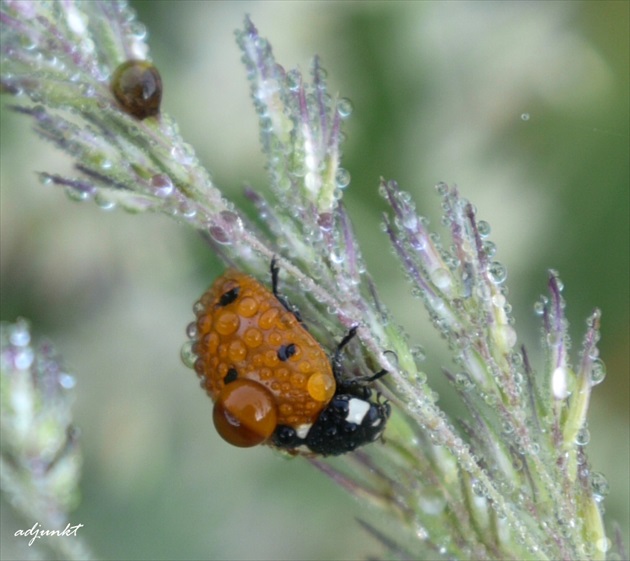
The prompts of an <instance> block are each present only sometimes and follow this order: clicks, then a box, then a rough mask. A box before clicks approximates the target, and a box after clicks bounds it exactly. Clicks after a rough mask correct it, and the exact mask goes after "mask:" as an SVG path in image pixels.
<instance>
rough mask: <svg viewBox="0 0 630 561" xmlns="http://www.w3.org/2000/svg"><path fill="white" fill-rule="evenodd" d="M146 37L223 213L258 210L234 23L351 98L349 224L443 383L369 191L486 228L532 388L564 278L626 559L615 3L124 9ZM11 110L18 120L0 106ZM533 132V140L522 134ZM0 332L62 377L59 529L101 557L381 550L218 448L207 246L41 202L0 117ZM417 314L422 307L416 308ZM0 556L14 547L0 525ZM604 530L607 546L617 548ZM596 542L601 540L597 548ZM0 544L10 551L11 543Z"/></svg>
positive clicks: (58, 199)
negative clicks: (66, 526) (197, 349)
mask: <svg viewBox="0 0 630 561" xmlns="http://www.w3.org/2000/svg"><path fill="white" fill-rule="evenodd" d="M132 5H133V6H134V7H135V8H136V9H137V11H138V14H139V18H140V19H141V20H142V21H143V22H144V23H146V24H147V27H148V29H149V31H150V37H149V44H150V46H151V52H152V56H153V59H154V61H155V63H156V64H157V66H158V67H159V69H160V71H161V73H162V77H163V80H164V84H165V95H164V99H163V110H164V111H166V112H168V113H169V114H171V115H172V116H173V117H174V118H175V119H177V121H178V122H179V124H180V126H181V131H182V134H183V136H184V137H185V138H186V139H187V140H188V141H189V142H190V143H191V144H192V145H193V146H194V147H195V148H196V150H197V152H198V154H199V156H200V158H201V160H202V162H204V164H205V165H206V166H207V167H208V169H209V170H210V171H211V172H212V174H213V176H214V180H215V182H216V184H217V185H219V186H221V187H222V188H223V189H224V190H225V192H226V193H227V194H228V195H229V196H230V197H232V198H233V199H234V200H236V201H237V202H243V197H242V186H243V184H244V182H251V184H253V185H254V186H255V187H257V188H260V189H265V188H266V182H267V179H266V176H265V173H264V171H263V165H264V161H263V158H262V156H261V155H260V153H259V144H258V131H257V128H256V127H257V119H256V116H255V113H254V110H253V109H252V107H251V104H250V102H249V99H248V95H249V94H248V84H247V82H246V79H245V71H244V69H243V67H242V66H241V64H240V62H239V60H240V54H239V51H238V49H237V47H236V45H235V42H234V38H233V30H234V29H235V28H236V27H239V26H240V25H241V22H242V18H243V15H244V14H245V13H249V14H251V17H252V19H253V21H254V23H255V24H256V25H257V27H258V28H259V30H260V32H261V34H262V35H263V36H266V37H267V38H268V39H270V41H271V43H272V45H273V46H274V52H275V54H276V57H277V59H278V61H279V62H280V63H281V64H283V66H285V67H287V68H289V67H294V66H299V67H300V68H302V70H304V71H307V70H308V65H309V61H310V58H311V56H312V55H313V54H314V53H318V54H319V55H321V57H322V60H323V64H324V66H325V67H326V68H327V70H328V75H329V85H330V89H331V91H332V92H333V93H334V92H339V93H340V95H342V96H346V97H349V98H351V99H352V101H353V103H354V108H355V110H354V113H353V116H352V118H351V119H350V121H349V123H348V126H347V127H346V132H347V134H348V140H347V142H346V143H345V144H344V150H345V155H344V159H343V166H344V167H345V168H347V169H348V170H349V171H350V172H351V174H352V183H351V185H350V188H349V190H348V191H347V196H346V199H345V201H346V205H347V207H348V210H349V212H350V214H351V216H352V217H353V219H354V220H355V226H356V230H357V234H358V237H359V239H360V240H361V241H362V243H363V251H364V256H365V259H366V261H367V264H368V268H369V270H370V271H371V272H372V274H373V276H374V277H375V279H376V281H377V283H378V286H379V289H380V291H381V295H382V297H383V299H384V301H385V302H386V303H387V305H388V306H389V307H390V309H391V311H392V312H393V314H394V315H395V316H396V317H397V318H398V319H399V321H400V322H401V323H402V324H403V325H404V326H405V327H406V328H407V330H408V332H409V333H410V335H411V337H412V339H413V341H414V342H416V343H422V344H423V345H424V347H425V348H426V351H427V355H428V358H427V361H426V371H427V373H428V375H429V377H430V379H431V380H432V383H433V384H434V385H435V387H436V388H437V389H438V391H440V392H441V393H443V395H444V398H443V401H444V403H445V406H446V407H449V408H454V407H455V405H454V404H453V403H451V397H450V392H449V391H448V389H447V388H445V385H444V382H443V380H442V379H441V374H440V366H441V365H446V366H450V364H449V362H448V355H447V353H446V346H445V344H444V343H443V342H442V341H440V340H439V339H437V338H436V336H435V335H434V334H433V333H432V332H431V330H430V327H429V325H428V322H427V321H426V318H425V317H424V314H423V310H421V308H419V303H418V301H417V300H412V298H411V296H410V294H409V291H408V288H407V287H406V285H405V283H404V280H403V275H402V274H401V273H400V270H399V268H398V266H397V264H396V262H395V260H394V259H393V257H392V256H391V254H390V253H389V250H388V248H387V242H386V240H385V237H384V236H383V234H382V233H381V230H380V227H379V223H380V220H381V213H382V212H383V210H384V205H383V202H382V201H381V200H380V198H379V196H378V195H377V192H376V187H377V184H378V179H379V176H381V175H383V176H385V177H386V178H394V179H396V180H398V182H399V183H400V184H401V186H402V187H403V188H404V189H406V190H408V191H410V192H411V193H412V195H413V198H414V199H415V201H416V202H417V205H418V209H419V211H420V212H421V213H422V214H424V215H426V216H428V217H429V218H431V220H432V223H433V224H439V214H440V209H439V199H438V198H437V196H436V195H435V192H434V189H433V185H434V184H435V183H436V182H438V181H447V182H456V183H457V184H458V185H459V186H460V188H461V191H462V192H463V193H464V195H465V196H466V197H467V198H469V199H470V200H471V201H473V202H474V203H475V204H476V206H477V208H478V211H479V217H480V218H481V219H485V220H488V221H489V222H490V224H491V225H492V235H491V239H492V240H493V241H494V242H495V243H496V244H497V246H498V254H497V257H498V259H499V260H500V261H502V262H503V263H504V264H505V265H507V267H508V270H509V278H508V285H509V287H510V296H511V301H512V304H513V305H514V309H515V315H516V318H517V324H516V327H517V331H518V333H519V336H520V338H521V342H523V343H525V344H527V345H528V348H529V351H530V355H531V356H532V360H533V361H534V363H535V365H536V366H540V365H541V362H540V354H539V353H538V350H537V342H538V337H539V332H538V327H537V325H536V322H535V318H534V314H533V308H532V305H533V303H534V301H535V300H536V299H537V297H538V295H539V294H541V293H542V292H544V291H545V284H546V270H547V269H548V268H555V269H557V270H558V271H559V272H560V275H561V278H562V280H563V281H564V283H565V292H564V296H565V298H566V301H567V314H568V318H569V320H570V322H571V333H572V335H573V338H574V349H573V350H574V352H575V353H577V351H578V350H579V347H580V340H581V336H582V334H583V331H584V328H585V324H584V320H585V318H586V316H587V315H588V314H589V313H590V312H591V310H592V309H593V308H594V307H595V306H599V307H601V309H602V311H603V328H602V341H601V346H600V348H601V356H602V358H603V359H604V361H605V362H606V364H607V368H608V375H607V378H606V380H605V382H604V383H603V384H601V385H600V386H598V387H597V388H596V389H595V391H594V397H593V401H592V404H591V417H590V425H589V427H590V430H591V444H590V445H589V448H588V451H589V455H590V459H591V462H592V467H593V469H595V470H599V471H603V472H604V473H605V475H606V476H607V477H608V480H609V482H610V485H611V494H610V497H609V498H608V499H607V500H606V503H605V504H606V510H607V516H608V520H609V521H610V520H617V521H618V522H619V523H620V524H621V527H622V530H623V533H624V536H625V539H626V544H627V543H628V541H627V536H628V510H629V508H628V496H629V490H628V486H629V483H628V481H629V465H630V461H629V440H630V437H629V398H628V395H629V385H628V379H629V370H630V367H629V362H628V356H629V348H628V341H629V334H628V325H629V286H630V282H629V280H630V279H629V253H630V248H629V237H630V233H629V201H628V194H629V191H630V188H629V182H630V178H629V163H628V152H629V138H630V132H629V125H628V123H629V115H628V110H629V109H628V105H629V92H628V84H629V76H628V68H629V60H628V59H629V47H628V29H629V21H628V8H629V3H628V2H625V1H622V2H605V1H594V2H545V3H543V2H481V1H479V2H365V3H359V2H182V1H178V2H168V1H162V2H149V1H146V2H139V1H137V2H132ZM8 101H9V102H10V100H8ZM524 115H528V116H529V118H528V119H526V118H524V117H523V116H524ZM1 117H2V129H1V130H2V151H1V156H2V160H1V187H2V188H1V197H2V199H1V203H2V204H1V224H0V226H1V230H0V233H1V238H0V241H1V248H0V249H1V254H0V256H1V262H0V263H1V283H2V285H1V286H2V290H1V300H0V303H1V306H2V307H1V318H2V319H3V320H14V319H15V318H16V317H17V316H20V315H21V316H25V317H28V318H30V319H31V320H32V322H33V325H34V331H35V333H36V334H38V335H46V336H49V337H51V338H52V339H53V341H54V342H55V344H56V345H57V347H58V349H59V350H60V351H61V352H62V353H63V355H64V357H65V359H66V363H67V366H68V368H70V369H71V370H72V371H74V372H75V373H76V376H77V382H78V385H77V402H76V405H75V412H76V422H77V424H78V426H79V427H80V428H81V431H82V446H83V450H84V454H85V465H84V474H83V482H82V490H83V501H82V504H81V506H80V507H79V509H78V510H77V511H76V512H75V513H74V514H73V515H72V522H73V523H82V524H84V525H85V528H84V529H82V535H83V537H84V538H85V539H87V540H88V542H89V543H90V545H91V546H92V547H93V548H94V550H95V551H96V553H97V555H98V556H99V557H101V558H107V559H148V558H151V559H226V560H227V559H240V560H245V559H277V560H282V559H322V560H323V559H359V558H365V557H366V556H367V555H368V554H369V553H371V552H378V551H379V546H378V545H377V544H375V543H374V542H373V541H372V540H371V539H370V538H368V537H367V536H366V534H365V533H363V532H362V530H360V529H359V527H358V526H357V525H356V524H355V522H354V517H355V516H357V515H359V514H360V512H361V508H360V507H359V505H357V504H355V503H354V502H353V500H352V499H351V498H349V497H348V496H345V495H344V494H343V493H342V492H341V491H338V490H337V489H336V488H335V487H334V486H333V484H332V483H331V482H329V481H328V480H327V479H325V478H324V477H323V476H320V475H319V474H318V473H316V472H315V471H314V470H313V469H312V468H310V467H309V466H308V465H307V464H306V463H305V462H303V461H301V460H294V461H284V460H281V459H279V458H277V457H275V456H274V455H273V454H272V453H270V451H269V450H267V449H263V448H261V449H252V450H245V451H244V450H239V449H235V448H232V447H230V446H228V445H227V444H225V443H223V442H222V441H221V440H220V439H219V438H218V437H217V436H216V435H215V433H214V430H213V427H212V424H211V404H210V402H209V401H208V399H207V397H206V396H205V394H204V392H202V391H201V390H200V389H199V387H198V384H197V381H196V377H195V375H194V374H193V373H192V371H189V370H187V369H186V368H185V367H184V366H183V365H182V364H181V363H180V360H179V349H180V346H181V344H182V343H183V342H184V341H185V334H184V329H185V326H186V324H187V323H188V322H189V321H191V319H192V312H191V306H192V303H193V302H194V300H195V299H196V298H197V297H198V296H199V295H200V294H201V293H202V291H203V290H204V289H205V288H206V287H207V286H208V285H209V284H210V283H211V282H212V280H213V278H214V277H215V276H216V275H217V274H218V273H219V271H220V270H221V266H220V264H219V262H218V261H217V259H216V258H215V257H214V256H213V255H212V254H211V253H210V251H209V250H208V248H207V246H205V245H204V243H203V242H202V241H201V240H199V239H198V237H197V236H196V235H195V234H194V233H192V232H189V231H187V230H186V229H185V228H184V227H182V226H180V225H177V224H175V223H173V222H171V221H169V220H168V219H167V218H165V217H161V216H129V215H126V214H124V213H122V212H109V213H108V212H103V211H101V210H99V209H98V208H97V207H96V205H93V204H89V203H88V204H83V205H81V204H74V203H71V202H70V201H68V200H67V198H66V197H65V196H64V194H63V192H62V191H61V190H59V189H55V188H51V187H45V186H42V185H40V184H39V183H38V181H37V179H36V177H35V173H34V172H35V171H43V170H46V171H49V172H64V171H67V170H69V169H70V167H69V164H68V161H67V159H66V158H65V156H63V155H61V154H59V153H57V152H56V151H53V150H52V149H51V148H50V147H49V146H48V145H47V144H45V143H44V142H43V141H40V140H37V139H35V137H34V135H33V134H32V132H31V131H30V128H29V123H28V122H27V120H26V119H24V118H21V117H20V116H17V115H14V114H11V113H10V112H9V111H7V109H6V108H3V109H2V113H1ZM412 302H413V304H412ZM2 509H3V510H2V534H0V535H1V536H2V538H3V539H2V557H3V558H5V559H9V558H19V557H20V556H21V555H23V554H24V551H22V550H19V549H16V547H17V546H16V543H15V539H14V538H13V537H12V533H13V531H14V530H15V528H18V527H21V526H20V524H21V522H16V521H15V520H14V519H13V518H12V515H11V513H10V512H9V509H8V508H7V506H6V504H4V503H3V504H2ZM609 529H610V526H609ZM609 535H612V534H611V532H610V531H609ZM7 538H8V539H7Z"/></svg>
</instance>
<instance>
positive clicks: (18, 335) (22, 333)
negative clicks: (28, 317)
mask: <svg viewBox="0 0 630 561" xmlns="http://www.w3.org/2000/svg"><path fill="white" fill-rule="evenodd" d="M9 341H10V342H11V344H12V345H15V346H16V347H26V346H27V345H28V344H29V343H30V342H31V333H30V331H29V328H28V323H27V322H26V321H24V320H22V321H19V322H17V323H16V324H15V325H13V326H11V331H10V334H9Z"/></svg>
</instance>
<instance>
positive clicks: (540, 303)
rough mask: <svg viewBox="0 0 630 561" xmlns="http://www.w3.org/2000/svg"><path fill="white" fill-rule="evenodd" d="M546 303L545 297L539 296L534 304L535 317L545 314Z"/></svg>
mask: <svg viewBox="0 0 630 561" xmlns="http://www.w3.org/2000/svg"><path fill="white" fill-rule="evenodd" d="M548 302H549V300H548V299H547V297H546V296H541V297H540V299H539V300H537V301H536V303H535V304H534V313H535V314H536V315H537V316H542V315H543V314H544V313H545V308H546V307H547V304H548Z"/></svg>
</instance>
